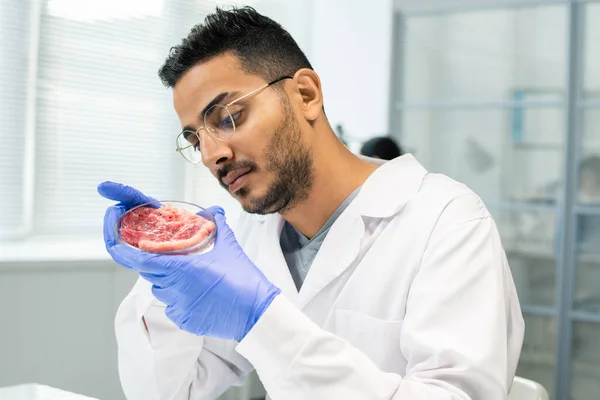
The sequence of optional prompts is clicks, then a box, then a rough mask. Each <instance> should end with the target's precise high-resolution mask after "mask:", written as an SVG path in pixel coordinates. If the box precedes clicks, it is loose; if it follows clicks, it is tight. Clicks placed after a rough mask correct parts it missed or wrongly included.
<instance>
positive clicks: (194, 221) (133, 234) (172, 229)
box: [114, 200, 217, 255]
mask: <svg viewBox="0 0 600 400" xmlns="http://www.w3.org/2000/svg"><path fill="white" fill-rule="evenodd" d="M114 231H115V237H116V238H117V242H118V243H119V244H124V245H126V246H129V247H132V248H134V249H137V250H140V251H145V252H149V253H158V254H169V255H181V254H194V253H204V252H207V251H209V250H211V249H212V247H213V244H214V241H215V237H216V234H217V227H216V223H215V219H214V217H213V215H212V214H211V213H210V212H208V211H207V210H206V209H204V208H202V207H200V206H199V205H196V204H193V203H188V202H185V201H176V200H160V201H159V200H157V201H152V202H149V203H145V204H140V205H139V206H137V207H134V208H132V209H130V210H128V211H127V212H126V213H125V214H123V215H122V216H121V217H119V219H118V220H117V221H116V222H115V227H114Z"/></svg>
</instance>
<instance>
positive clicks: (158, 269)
mask: <svg viewBox="0 0 600 400" xmlns="http://www.w3.org/2000/svg"><path fill="white" fill-rule="evenodd" d="M108 253H109V254H110V255H111V257H112V258H113V260H115V262H116V263H117V264H119V265H122V266H124V267H125V268H129V269H134V270H136V271H139V272H146V273H148V274H152V275H157V276H161V275H163V276H165V275H168V274H169V273H171V272H172V271H173V270H174V269H176V268H177V267H178V265H180V264H181V263H182V262H183V261H184V258H185V256H168V255H163V254H154V253H147V252H145V251H141V250H138V249H136V248H133V247H131V246H127V245H123V244H120V245H115V246H112V247H111V248H109V249H108Z"/></svg>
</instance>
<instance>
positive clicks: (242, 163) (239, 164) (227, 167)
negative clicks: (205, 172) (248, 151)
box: [217, 160, 258, 189]
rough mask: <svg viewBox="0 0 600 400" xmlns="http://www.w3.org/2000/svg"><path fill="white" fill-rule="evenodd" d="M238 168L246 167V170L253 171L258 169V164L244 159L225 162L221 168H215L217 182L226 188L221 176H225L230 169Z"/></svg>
mask: <svg viewBox="0 0 600 400" xmlns="http://www.w3.org/2000/svg"><path fill="white" fill-rule="evenodd" d="M238 169H248V170H249V171H248V172H254V171H256V170H257V169H258V165H256V163H255V162H254V161H250V160H244V161H240V162H237V163H232V164H227V165H225V166H224V167H223V168H219V169H218V170H217V179H218V180H219V184H220V185H221V186H222V187H224V188H225V189H227V185H225V184H224V183H223V178H225V177H226V176H227V174H228V173H230V172H231V171H236V170H238Z"/></svg>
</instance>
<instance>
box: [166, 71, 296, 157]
mask: <svg viewBox="0 0 600 400" xmlns="http://www.w3.org/2000/svg"><path fill="white" fill-rule="evenodd" d="M285 79H293V78H292V77H291V76H282V77H281V78H277V79H275V80H274V81H271V82H269V83H267V84H265V85H263V86H261V87H259V88H258V89H255V90H253V91H251V92H249V93H246V94H245V95H243V96H242V97H239V98H237V99H235V100H233V101H231V102H229V103H227V104H225V105H223V104H214V105H212V106H211V107H210V108H208V109H207V110H206V112H205V113H204V116H203V122H204V125H203V126H201V127H200V128H198V130H196V131H194V130H191V129H184V130H183V131H182V132H181V133H180V134H179V135H178V136H177V148H176V149H175V150H176V151H177V152H179V154H181V155H182V156H183V158H185V159H186V160H187V161H189V162H191V163H192V164H199V163H200V162H202V155H201V153H200V144H201V137H202V132H201V131H202V130H205V131H206V132H208V134H209V135H210V136H212V137H213V138H215V139H217V140H220V141H224V140H227V139H229V138H231V137H232V136H233V134H234V133H235V121H237V120H238V119H239V117H240V111H235V110H232V109H231V106H233V105H234V104H235V103H237V102H239V101H241V100H243V99H247V98H248V97H250V96H252V95H255V94H258V93H259V92H261V91H262V90H264V89H266V88H268V87H269V86H271V85H274V84H276V83H278V82H281V81H283V80H285Z"/></svg>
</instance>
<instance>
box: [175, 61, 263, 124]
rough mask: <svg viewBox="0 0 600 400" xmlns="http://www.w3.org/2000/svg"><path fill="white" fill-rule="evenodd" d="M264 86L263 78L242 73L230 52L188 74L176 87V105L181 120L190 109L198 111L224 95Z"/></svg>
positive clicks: (206, 62) (193, 68) (196, 66)
mask: <svg viewBox="0 0 600 400" xmlns="http://www.w3.org/2000/svg"><path fill="white" fill-rule="evenodd" d="M263 84H264V80H263V79H262V78H260V77H259V76H257V75H252V74H249V73H247V72H245V71H243V70H242V68H241V64H240V61H239V59H238V58H237V57H235V56H233V55H232V54H230V53H226V54H222V55H219V56H216V57H213V58H211V59H209V60H208V61H205V62H203V63H201V64H198V65H195V66H194V67H192V68H191V69H190V70H189V71H187V72H186V73H185V74H184V75H183V76H182V77H181V79H180V80H179V82H177V84H176V85H175V87H174V88H173V103H174V106H175V110H177V112H178V114H180V117H181V116H182V115H181V113H185V112H186V111H185V110H186V109H188V108H190V107H192V108H194V109H195V111H196V112H198V111H199V109H201V108H202V107H204V106H205V105H206V104H208V103H209V102H210V101H211V100H212V99H213V98H214V97H215V96H217V95H219V94H221V93H224V92H233V91H240V92H247V91H250V90H254V89H256V87H259V86H260V85H263ZM255 86H256V87H255Z"/></svg>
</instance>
